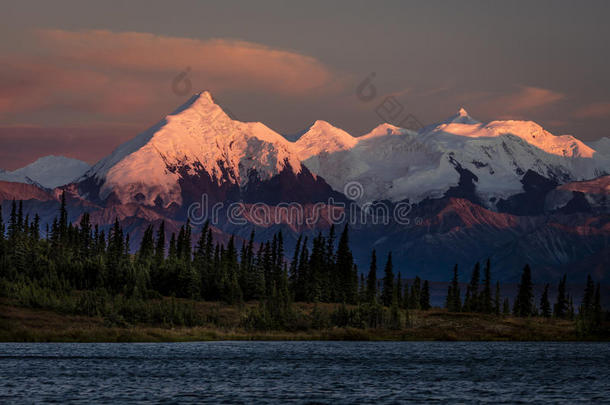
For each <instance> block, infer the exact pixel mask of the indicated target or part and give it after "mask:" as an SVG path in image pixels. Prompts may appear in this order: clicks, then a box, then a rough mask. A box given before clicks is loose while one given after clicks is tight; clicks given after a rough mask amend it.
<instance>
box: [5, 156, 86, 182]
mask: <svg viewBox="0 0 610 405" xmlns="http://www.w3.org/2000/svg"><path fill="white" fill-rule="evenodd" d="M89 168H90V166H89V165H88V164H87V163H85V162H83V161H81V160H78V159H71V158H67V157H64V156H52V155H51V156H45V157H41V158H39V159H38V160H36V161H35V162H33V163H30V164H29V165H27V166H25V167H22V168H20V169H17V170H14V171H12V172H11V171H0V180H3V181H10V182H15V183H27V184H35V185H39V186H42V187H44V188H55V187H59V186H63V185H64V184H68V183H70V182H72V181H73V180H75V179H77V178H78V177H80V176H82V174H83V173H85V172H86V171H87V170H89Z"/></svg>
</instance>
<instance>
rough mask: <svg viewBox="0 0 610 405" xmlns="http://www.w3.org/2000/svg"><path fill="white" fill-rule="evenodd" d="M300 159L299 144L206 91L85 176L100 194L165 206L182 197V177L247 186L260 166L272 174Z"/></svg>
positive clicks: (297, 166) (263, 174) (263, 175)
mask: <svg viewBox="0 0 610 405" xmlns="http://www.w3.org/2000/svg"><path fill="white" fill-rule="evenodd" d="M288 166H289V167H290V169H291V170H292V171H293V172H294V173H299V172H300V171H301V163H300V160H299V158H298V154H297V152H296V151H295V149H294V145H293V144H291V143H290V142H289V141H287V140H286V139H285V138H284V137H282V136H281V135H280V134H278V133H276V132H274V131H273V130H271V129H270V128H268V127H267V126H265V125H264V124H262V123H260V122H241V121H237V120H233V119H232V118H231V117H229V116H228V115H227V114H226V113H225V112H224V111H223V109H222V108H221V107H220V106H219V105H218V104H216V103H215V102H214V99H213V98H212V95H211V94H210V93H209V92H207V91H205V92H201V93H198V94H195V95H194V96H193V97H191V98H190V99H189V100H188V101H187V102H186V103H185V104H184V105H182V106H181V107H179V108H178V109H176V110H175V111H174V112H173V113H172V114H170V115H168V116H167V117H165V118H164V119H163V120H162V121H160V122H159V123H157V124H156V125H154V126H153V127H151V128H150V129H148V130H147V131H145V132H143V133H141V134H140V135H138V136H137V137H135V138H133V139H132V140H130V141H128V142H126V143H124V144H123V145H121V146H119V147H118V148H117V149H116V150H115V151H114V152H113V153H112V154H111V155H110V156H108V157H106V158H104V159H102V160H101V161H100V162H98V163H97V164H96V165H95V166H94V167H93V168H92V169H91V170H90V171H88V172H87V173H86V174H85V176H83V178H82V179H81V180H83V181H84V180H86V179H91V178H93V179H94V180H95V181H96V183H97V184H98V185H99V186H100V190H99V197H100V198H101V199H105V198H106V197H107V196H108V195H110V193H114V194H115V195H116V197H117V198H118V199H119V201H121V202H122V203H127V202H138V203H142V204H146V205H159V204H161V205H162V206H164V207H167V206H169V205H170V204H171V203H177V204H178V205H180V204H181V203H182V196H181V188H180V184H179V183H180V181H181V179H183V178H184V177H185V176H197V175H201V174H202V173H205V174H206V175H207V176H209V178H210V179H211V180H212V181H213V182H215V183H217V184H219V185H220V184H222V183H225V182H229V183H233V184H237V185H239V186H244V185H245V184H246V183H247V182H248V179H249V176H250V175H251V174H252V173H253V172H256V174H257V175H258V177H259V178H260V179H261V180H265V179H269V178H271V177H273V176H274V175H276V174H278V173H279V172H280V171H282V170H283V169H284V168H286V167H288Z"/></svg>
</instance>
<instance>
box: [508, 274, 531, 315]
mask: <svg viewBox="0 0 610 405" xmlns="http://www.w3.org/2000/svg"><path fill="white" fill-rule="evenodd" d="M533 299H534V294H533V292H532V271H531V269H530V266H529V265H528V264H526V265H525V267H524V268H523V273H522V274H521V282H520V283H519V291H518V293H517V297H516V299H515V304H514V310H513V312H514V314H515V315H516V316H520V317H528V316H531V315H532V314H533V312H534V302H533Z"/></svg>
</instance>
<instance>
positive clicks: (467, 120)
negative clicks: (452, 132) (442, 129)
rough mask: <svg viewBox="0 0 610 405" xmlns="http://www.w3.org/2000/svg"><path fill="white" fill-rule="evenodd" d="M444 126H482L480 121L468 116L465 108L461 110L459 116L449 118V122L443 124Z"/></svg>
mask: <svg viewBox="0 0 610 405" xmlns="http://www.w3.org/2000/svg"><path fill="white" fill-rule="evenodd" d="M443 123H444V124H467V125H476V124H480V122H479V121H477V120H475V119H473V118H472V117H471V116H470V115H468V111H466V109H465V108H463V107H462V108H460V110H459V111H458V113H457V114H455V115H453V116H451V117H449V118H448V119H447V120H445V121H444V122H443Z"/></svg>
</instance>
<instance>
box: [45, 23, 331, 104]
mask: <svg viewBox="0 0 610 405" xmlns="http://www.w3.org/2000/svg"><path fill="white" fill-rule="evenodd" d="M37 37H38V39H39V41H40V43H41V44H42V45H43V47H44V49H46V50H47V51H49V52H50V54H52V55H53V56H55V57H60V58H62V59H64V60H73V61H75V62H77V63H80V64H86V65H92V66H95V67H98V68H99V67H104V68H111V69H120V70H127V71H136V72H175V73H178V72H179V71H181V70H183V69H185V68H186V67H189V68H190V69H191V71H192V74H193V76H196V77H197V78H201V79H205V80H208V81H213V83H214V86H215V87H216V89H226V88H228V89H240V90H242V91H243V90H244V89H245V90H265V91H267V92H277V93H283V94H293V93H297V94H300V93H304V92H308V91H310V90H312V89H317V88H320V87H321V86H324V85H325V84H327V83H329V82H330V81H331V80H332V73H331V72H330V71H329V69H328V68H326V67H325V66H324V65H323V64H322V63H320V62H319V61H317V60H316V59H314V58H312V57H309V56H306V55H302V54H299V53H297V52H293V51H286V50H280V49H274V48H271V47H268V46H265V45H260V44H256V43H252V42H246V41H238V40H230V39H210V40H200V39H191V38H180V37H168V36H162V35H153V34H149V33H140V32H111V31H104V30H89V31H77V32H73V31H64V30H41V31H38V32H37Z"/></svg>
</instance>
